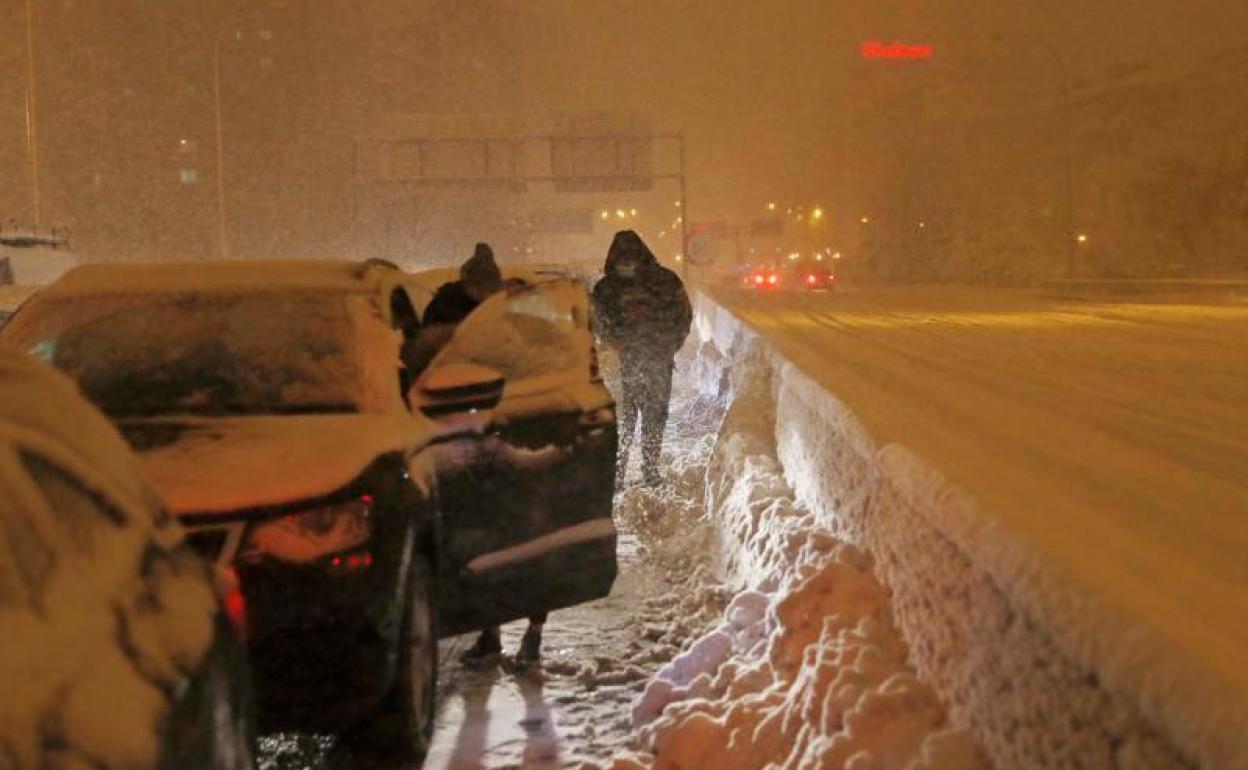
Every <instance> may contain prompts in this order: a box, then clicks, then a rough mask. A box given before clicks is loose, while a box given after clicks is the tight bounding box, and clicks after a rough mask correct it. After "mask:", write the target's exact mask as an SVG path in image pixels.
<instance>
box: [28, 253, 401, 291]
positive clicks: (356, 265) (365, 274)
mask: <svg viewBox="0 0 1248 770" xmlns="http://www.w3.org/2000/svg"><path fill="white" fill-rule="evenodd" d="M403 275H404V273H403V272H402V271H401V270H400V269H399V268H398V267H397V266H395V265H394V264H392V263H389V262H386V261H384V260H365V261H345V260H313V259H306V260H296V259H291V260H280V259H257V260H210V261H198V260H169V261H162V262H114V263H108V264H89V265H80V266H79V267H76V268H74V269H72V270H70V271H69V272H67V273H66V274H65V275H64V276H62V277H61V278H60V280H58V281H57V282H56V283H55V284H53V285H52V286H50V287H48V288H47V289H45V290H44V291H45V292H46V293H48V294H111V293H126V294H132V293H143V292H166V291H256V290H273V289H277V290H281V289H288V290H328V291H348V292H350V291H358V292H366V293H368V292H374V291H377V290H378V289H380V288H382V287H383V286H384V284H386V283H387V282H395V281H397V280H399V279H401V278H402V277H403Z"/></svg>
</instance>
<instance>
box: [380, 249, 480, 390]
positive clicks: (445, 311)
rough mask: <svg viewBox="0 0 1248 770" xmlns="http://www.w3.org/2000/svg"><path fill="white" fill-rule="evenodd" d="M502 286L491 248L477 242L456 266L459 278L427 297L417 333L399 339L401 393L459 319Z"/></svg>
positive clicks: (423, 367)
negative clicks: (429, 297) (458, 266)
mask: <svg viewBox="0 0 1248 770" xmlns="http://www.w3.org/2000/svg"><path fill="white" fill-rule="evenodd" d="M503 288H504V284H503V273H502V271H501V270H499V269H498V264H497V263H495V262H494V250H493V249H491V248H490V245H489V244H488V243H478V244H477V245H476V248H475V249H473V252H472V256H471V257H469V258H468V260H467V261H466V262H464V264H463V265H461V266H460V268H459V280H457V281H450V282H448V283H444V284H442V285H441V286H439V287H438V290H437V291H436V292H435V293H434V295H433V299H431V300H429V304H428V305H427V306H426V307H425V312H424V313H423V314H422V315H421V318H420V326H419V327H418V329H419V333H418V334H415V335H412V336H408V338H407V339H405V340H404V342H403V348H402V351H401V353H400V358H401V359H402V362H403V369H404V377H403V387H404V392H406V389H407V388H408V387H410V385H411V383H413V382H415V380H416V377H417V376H418V375H419V374H420V373H421V372H422V371H424V370H425V367H427V366H428V365H429V364H430V362H432V361H433V357H434V356H436V355H437V354H438V351H439V350H441V349H442V348H443V346H445V345H446V343H447V342H449V341H450V339H451V336H452V335H453V334H454V333H455V327H456V326H458V325H459V322H460V321H463V320H464V319H465V318H467V317H468V315H469V314H470V313H471V312H472V311H473V310H476V309H477V305H480V304H481V303H482V302H484V301H485V300H486V298H488V297H489V296H490V295H492V294H495V293H497V292H499V291H502V290H503ZM405 336H406V334H405Z"/></svg>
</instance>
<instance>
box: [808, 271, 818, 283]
mask: <svg viewBox="0 0 1248 770" xmlns="http://www.w3.org/2000/svg"><path fill="white" fill-rule="evenodd" d="M806 283H809V284H816V283H819V279H818V278H817V277H815V274H814V273H811V274H810V275H808V276H806Z"/></svg>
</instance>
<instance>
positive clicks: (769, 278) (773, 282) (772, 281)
mask: <svg viewBox="0 0 1248 770" xmlns="http://www.w3.org/2000/svg"><path fill="white" fill-rule="evenodd" d="M779 282H780V276H778V275H776V274H775V273H772V274H771V275H769V276H767V283H769V284H771V285H772V286H775V285H776V284H777V283H779Z"/></svg>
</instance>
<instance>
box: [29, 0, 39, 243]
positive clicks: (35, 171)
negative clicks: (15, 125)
mask: <svg viewBox="0 0 1248 770" xmlns="http://www.w3.org/2000/svg"><path fill="white" fill-rule="evenodd" d="M26 158H27V161H28V162H29V164H30V199H31V211H32V214H33V215H34V220H35V221H34V226H35V228H36V229H38V228H39V226H40V224H41V222H40V219H41V216H40V210H39V143H38V141H37V135H36V132H35V0H26Z"/></svg>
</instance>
